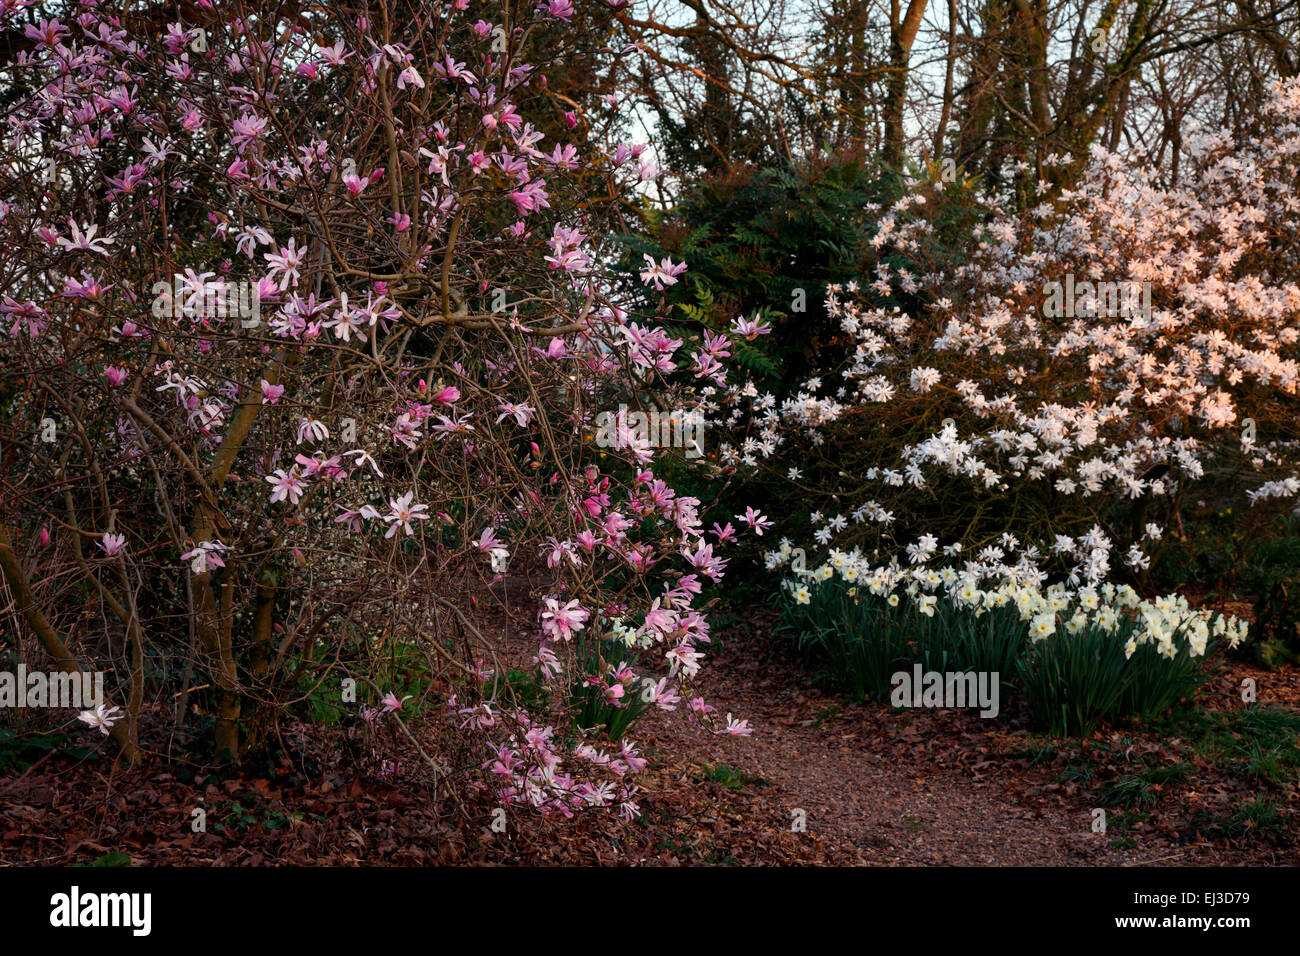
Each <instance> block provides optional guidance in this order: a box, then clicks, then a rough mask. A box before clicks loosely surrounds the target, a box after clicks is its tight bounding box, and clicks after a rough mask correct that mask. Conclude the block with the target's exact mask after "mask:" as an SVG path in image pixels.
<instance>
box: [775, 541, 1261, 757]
mask: <svg viewBox="0 0 1300 956" xmlns="http://www.w3.org/2000/svg"><path fill="white" fill-rule="evenodd" d="M767 566H768V568H769V569H770V570H779V569H786V570H787V571H788V572H789V576H788V577H786V578H785V579H784V580H783V581H782V585H781V586H782V590H783V592H784V594H785V596H786V601H785V602H784V604H785V624H786V627H787V628H788V629H789V630H791V631H793V632H795V633H796V634H797V635H798V636H799V639H800V644H801V646H804V647H806V648H810V649H815V650H816V651H817V652H819V655H820V656H821V658H822V659H823V663H825V664H826V665H827V666H828V669H829V670H830V671H831V672H832V674H833V676H835V677H836V678H837V680H838V682H839V683H840V684H841V685H842V686H844V687H846V688H847V689H849V690H850V691H852V692H853V693H855V695H858V696H870V697H877V698H883V697H884V696H885V694H886V692H887V689H888V686H889V680H890V676H891V675H892V674H893V673H895V672H896V671H897V670H898V669H900V668H905V667H909V666H911V664H912V663H914V662H920V663H922V664H923V665H924V666H926V667H927V668H936V669H942V670H948V671H964V670H975V671H992V672H996V673H998V674H999V679H1000V681H1001V682H1002V683H1003V684H1004V685H1008V684H1009V685H1013V686H1017V687H1019V688H1020V689H1021V691H1022V692H1023V693H1024V695H1025V697H1026V699H1027V701H1028V703H1029V705H1030V708H1031V710H1032V711H1033V712H1034V714H1035V716H1036V718H1037V720H1038V722H1039V724H1040V725H1042V726H1045V727H1047V728H1050V729H1052V730H1054V731H1056V732H1060V733H1086V732H1087V731H1089V730H1090V729H1091V728H1092V727H1093V726H1095V725H1096V724H1097V723H1098V722H1099V721H1103V720H1104V721H1109V722H1113V721H1117V720H1122V719H1133V718H1145V717H1153V716H1155V715H1157V714H1159V713H1161V712H1163V711H1164V710H1166V709H1167V708H1168V707H1169V706H1171V705H1172V704H1174V703H1177V702H1178V701H1179V700H1181V699H1183V698H1184V697H1187V696H1190V695H1191V694H1192V693H1194V692H1195V690H1196V689H1197V688H1198V687H1199V686H1200V685H1201V683H1202V682H1203V680H1204V659H1205V656H1206V654H1207V652H1208V651H1209V649H1210V648H1211V646H1212V644H1213V643H1214V642H1215V641H1221V642H1222V643H1224V644H1225V645H1227V646H1228V647H1232V648H1235V647H1237V646H1238V645H1239V644H1240V643H1241V642H1242V641H1243V640H1245V638H1246V628H1247V624H1246V622H1245V621H1242V620H1240V619H1239V618H1236V617H1231V616H1226V615H1223V614H1219V613H1216V612H1212V611H1208V610H1204V609H1198V608H1193V607H1191V606H1190V605H1189V604H1188V602H1187V599H1186V598H1185V597H1183V596H1181V595H1168V596H1165V597H1160V598H1156V599H1154V600H1144V599H1142V597H1141V596H1140V595H1139V594H1138V593H1137V592H1136V591H1134V590H1133V588H1131V587H1129V586H1128V585H1126V584H1120V585H1116V584H1112V583H1109V582H1106V583H1101V584H1098V585H1095V586H1093V585H1087V586H1083V587H1078V588H1071V587H1069V586H1068V585H1066V584H1063V583H1052V584H1047V583H1046V582H1045V577H1046V575H1045V574H1043V573H1042V572H1041V571H1039V570H1037V569H1035V568H1032V567H1029V566H1028V565H1025V564H1023V563H1022V564H1020V565H1016V566H1005V565H1004V566H1002V567H1000V568H990V567H982V566H979V565H978V564H977V563H975V562H972V563H971V564H970V565H968V566H967V567H964V568H958V567H952V566H945V567H931V566H928V565H924V564H922V565H918V566H912V567H904V566H900V565H899V564H897V563H894V564H891V565H878V564H873V563H872V562H871V561H869V560H868V559H866V558H865V557H864V556H863V555H861V554H860V553H858V552H856V551H852V552H846V551H839V550H831V551H830V553H829V555H828V557H827V558H826V560H825V561H823V562H822V563H820V564H817V565H815V566H809V565H808V564H807V561H806V557H805V555H804V553H803V552H802V551H801V550H799V549H794V548H792V547H791V546H790V543H789V541H787V540H782V541H781V542H780V545H779V547H778V548H777V549H776V550H775V551H772V552H769V553H768V555H767Z"/></svg>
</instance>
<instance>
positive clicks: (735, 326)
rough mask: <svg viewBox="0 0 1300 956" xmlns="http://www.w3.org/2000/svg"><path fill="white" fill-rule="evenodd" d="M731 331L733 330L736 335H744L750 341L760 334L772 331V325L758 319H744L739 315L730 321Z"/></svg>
mask: <svg viewBox="0 0 1300 956" xmlns="http://www.w3.org/2000/svg"><path fill="white" fill-rule="evenodd" d="M731 331H733V332H735V333H736V334H737V335H742V336H744V337H745V338H746V339H748V340H750V341H751V342H752V341H753V340H754V339H756V338H758V337H759V336H760V335H767V334H768V333H769V332H771V331H772V327H771V326H770V325H767V324H766V323H765V322H762V321H759V320H751V319H744V318H741V317H740V316H736V319H735V321H734V322H732V323H731Z"/></svg>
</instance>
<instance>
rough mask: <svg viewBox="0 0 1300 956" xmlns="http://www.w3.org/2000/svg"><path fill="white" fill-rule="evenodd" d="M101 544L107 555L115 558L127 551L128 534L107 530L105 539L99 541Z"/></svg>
mask: <svg viewBox="0 0 1300 956" xmlns="http://www.w3.org/2000/svg"><path fill="white" fill-rule="evenodd" d="M99 546H100V547H101V548H103V549H104V555H105V556H106V557H110V558H115V557H117V556H118V555H119V554H122V553H123V552H125V551H126V535H124V534H110V533H109V532H107V531H106V532H104V537H103V539H102V540H101V541H100V542H99Z"/></svg>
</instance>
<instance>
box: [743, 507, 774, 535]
mask: <svg viewBox="0 0 1300 956" xmlns="http://www.w3.org/2000/svg"><path fill="white" fill-rule="evenodd" d="M735 518H736V520H737V521H740V522H742V523H744V524H747V525H749V526H750V527H751V528H753V529H754V534H756V535H758V536H759V537H760V538H761V537H762V536H763V532H764V531H765V530H766V529H768V528H770V527H772V525H773V523H774V522H771V521H768V520H767V516H766V515H762V514H759V513H758V509H757V508H754V507H746V508H745V513H744V514H743V515H736V516H735Z"/></svg>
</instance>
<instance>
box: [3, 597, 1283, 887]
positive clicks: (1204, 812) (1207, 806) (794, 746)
mask: <svg viewBox="0 0 1300 956" xmlns="http://www.w3.org/2000/svg"><path fill="white" fill-rule="evenodd" d="M712 651H713V652H712V653H711V654H710V658H711V660H710V662H709V663H710V666H708V667H706V668H705V669H704V670H703V671H702V672H701V675H700V685H699V691H700V692H701V693H703V694H704V696H705V698H706V700H708V701H709V702H710V703H711V704H712V705H713V706H714V707H715V708H717V710H718V712H719V714H725V713H727V712H731V713H733V714H735V715H736V716H737V717H745V718H747V719H748V720H749V721H750V724H751V725H752V727H753V728H754V733H753V736H752V737H748V738H730V737H720V736H714V735H711V734H709V733H707V732H705V731H704V730H702V729H700V728H697V727H693V726H691V725H689V724H688V723H687V721H686V720H685V719H684V718H683V716H682V714H681V712H680V711H679V712H677V713H673V714H653V715H651V716H649V717H647V718H646V719H645V720H643V721H642V722H641V723H640V724H638V725H637V726H636V727H634V728H633V731H632V733H631V734H630V736H631V737H632V738H633V739H634V740H635V741H636V742H637V743H638V744H639V745H641V746H642V747H643V748H644V751H645V752H646V754H647V756H649V757H650V758H651V766H652V770H651V771H650V772H649V773H648V774H647V775H646V777H645V779H644V782H643V794H642V798H641V801H640V803H641V807H642V810H643V815H642V817H641V818H640V819H639V820H637V821H635V822H633V823H631V824H622V823H620V822H619V821H617V820H616V819H613V818H610V817H606V816H603V815H599V814H585V815H583V818H582V819H580V820H577V821H567V822H566V821H543V820H540V819H538V818H536V817H528V816H523V815H520V814H512V815H511V816H510V818H509V822H508V826H507V829H506V832H505V833H493V832H492V831H491V829H490V828H489V826H488V822H489V814H490V809H489V808H488V807H487V806H484V807H477V808H476V807H470V808H468V812H469V814H470V816H469V818H468V819H466V818H464V817H460V816H458V815H457V814H456V813H455V812H454V811H452V812H448V811H447V810H446V809H444V811H443V812H442V813H441V814H439V813H438V812H436V810H435V809H434V808H435V803H436V801H435V800H434V799H433V798H432V794H433V789H432V787H431V782H430V781H429V780H428V779H425V778H423V777H421V776H420V775H419V774H418V773H415V774H413V775H409V774H408V775H405V776H403V777H400V778H398V779H397V780H396V781H395V782H384V781H381V780H379V779H377V778H376V777H374V776H373V775H369V774H358V773H357V771H356V770H355V769H354V768H355V764H349V763H348V762H347V761H345V760H342V759H339V758H338V753H339V748H338V747H337V746H335V745H334V743H336V742H331V741H330V740H328V739H317V738H314V737H313V734H317V733H324V731H320V730H319V729H318V728H310V727H308V728H297V730H296V731H295V733H296V734H297V737H296V739H298V740H299V741H300V742H301V743H302V745H303V746H304V747H306V748H308V749H314V750H316V751H317V753H318V754H320V755H322V756H321V759H320V760H319V762H318V763H317V764H316V765H315V766H316V769H315V770H314V771H313V772H311V773H309V774H303V773H300V772H299V771H298V770H296V769H294V768H293V767H291V766H290V765H289V764H288V763H287V762H285V763H283V764H282V765H280V766H278V767H266V768H263V771H264V772H263V773H262V774H261V775H260V776H259V775H253V774H252V773H251V771H247V770H246V771H245V773H244V774H243V775H241V776H234V777H232V776H229V775H228V774H227V775H225V776H218V775H216V774H205V773H204V772H202V771H199V772H197V773H193V772H190V771H186V770H184V769H179V770H178V769H177V768H176V767H175V766H174V765H173V766H172V769H171V770H163V769H160V766H161V764H160V763H155V764H153V765H152V766H150V765H146V766H144V767H143V768H141V769H137V770H132V771H124V770H121V769H116V770H115V769H113V768H112V767H111V766H110V763H109V761H107V760H105V759H97V760H91V759H85V758H83V759H74V758H71V757H68V756H66V755H63V754H58V753H51V754H50V755H48V756H46V757H43V758H41V759H39V760H38V761H37V762H36V763H34V764H33V765H31V766H30V767H28V769H27V770H26V771H23V772H18V771H14V772H11V773H9V774H7V776H6V777H4V778H0V864H28V865H30V864H68V863H80V864H86V863H92V862H94V861H96V860H99V861H100V862H99V864H98V865H113V864H118V865H122V864H125V863H126V862H127V859H128V858H129V861H130V863H131V864H134V865H149V864H180V865H204V864H219V865H245V866H248V865H253V866H255V865H273V864H298V865H317V864H319V865H376V864H406V865H423V864H431V863H462V864H478V863H481V864H511V863H522V864H579V865H582V864H625V865H627V864H660V865H663V864H667V865H679V864H716V865H735V864H745V865H747V864H836V865H842V864H850V865H852V864H867V865H901V866H924V865H981V866H982V865H1083V866H1097V865H1106V866H1109V865H1134V866H1138V865H1149V864H1154V865H1179V866H1187V865H1192V866H1196V865H1228V866H1232V865H1295V864H1297V863H1300V841H1298V839H1297V834H1300V796H1298V795H1297V790H1296V784H1295V783H1294V781H1289V782H1288V781H1287V780H1283V781H1282V782H1281V783H1279V782H1278V780H1277V779H1276V778H1275V779H1272V780H1261V779H1257V778H1256V777H1253V776H1251V775H1250V774H1245V773H1242V772H1239V771H1238V770H1233V769H1227V770H1225V769H1224V767H1223V766H1222V765H1221V764H1215V763H1213V762H1209V761H1206V760H1203V759H1201V758H1199V757H1198V756H1197V755H1196V754H1195V753H1193V752H1192V751H1191V750H1190V749H1189V748H1188V747H1186V746H1184V745H1183V741H1181V740H1179V739H1178V738H1177V737H1176V736H1175V737H1171V736H1169V735H1168V733H1167V732H1165V733H1163V734H1162V733H1158V732H1155V731H1149V732H1146V733H1143V732H1140V731H1133V730H1125V731H1116V732H1108V731H1103V732H1100V733H1099V734H1098V735H1096V736H1095V737H1094V738H1093V739H1092V740H1091V741H1088V742H1086V743H1084V744H1080V743H1079V742H1077V741H1076V742H1073V743H1071V742H1060V741H1051V740H1047V739H1045V738H1042V737H1039V736H1036V735H1032V734H1030V733H1029V732H1028V731H1027V730H1025V729H1024V728H1023V726H1022V723H1023V721H1022V719H1021V717H1020V716H1019V715H1018V714H1017V713H1016V708H1015V706H1014V702H1012V704H1013V706H1011V707H1010V708H1009V710H1010V713H1008V714H1007V715H1006V717H1005V718H1004V719H1000V720H984V719H981V718H979V717H978V716H977V715H976V714H975V713H974V712H966V711H927V710H915V711H891V710H890V709H889V708H886V707H881V706H876V705H861V706H859V705H846V704H845V703H844V702H843V701H842V700H841V699H839V698H837V697H835V696H834V695H832V694H831V693H830V692H829V691H825V690H822V689H819V688H818V687H817V686H816V684H815V683H814V682H813V681H812V679H811V677H810V675H809V673H808V671H807V670H806V669H805V668H804V667H803V666H802V665H801V663H800V662H799V661H798V660H797V659H795V658H794V657H793V656H792V655H791V654H790V653H789V651H788V649H787V648H786V646H785V645H784V644H782V643H780V642H778V641H775V640H774V639H773V638H771V637H770V636H769V635H768V633H767V631H766V628H764V627H763V626H761V623H760V624H758V625H754V626H752V627H750V628H748V629H746V630H744V631H740V632H733V633H732V634H731V635H729V636H726V637H725V639H724V640H723V641H722V642H721V643H720V644H719V645H718V646H716V647H714V648H713V649H712ZM1245 676H1249V677H1253V678H1255V680H1256V681H1257V684H1258V694H1259V701H1260V703H1259V704H1257V705H1253V706H1263V705H1265V704H1268V705H1269V706H1272V707H1277V708H1279V709H1282V710H1285V711H1288V712H1290V713H1293V714H1295V713H1300V671H1297V669H1295V668H1288V669H1284V670H1280V671H1273V672H1269V671H1264V670H1260V669H1257V668H1254V667H1251V666H1249V665H1244V664H1238V663H1233V664H1232V665H1231V666H1230V667H1229V668H1227V669H1225V670H1224V672H1223V673H1222V674H1221V675H1220V676H1218V677H1216V678H1215V679H1214V680H1213V681H1211V682H1210V684H1208V685H1207V687H1206V688H1205V690H1204V692H1203V693H1202V695H1201V697H1200V698H1198V701H1197V703H1198V706H1200V707H1201V708H1202V709H1204V710H1207V711H1211V712H1226V711H1230V710H1232V709H1234V708H1241V707H1244V706H1246V705H1243V704H1242V703H1241V702H1240V695H1239V693H1238V692H1237V687H1238V686H1239V685H1240V682H1241V679H1242V678H1243V677H1245ZM1004 709H1008V708H1007V707H1006V704H1005V702H1004ZM416 732H417V733H418V724H417V725H416ZM1229 743H1231V741H1229ZM1291 745H1292V746H1294V745H1296V742H1294V741H1293V742H1292V744H1291ZM1184 751H1186V752H1184ZM331 754H333V755H334V756H333V757H330V756H329V755H331ZM410 756H411V757H412V758H415V759H413V760H412V763H414V764H415V765H416V766H419V761H418V758H416V757H415V755H414V754H413V753H412V754H410ZM1170 766H1173V767H1174V770H1175V771H1177V772H1176V773H1174V776H1173V777H1172V778H1171V779H1170V780H1169V781H1167V782H1164V783H1152V784H1149V785H1148V784H1143V785H1142V786H1140V787H1139V788H1138V790H1137V791H1133V792H1132V793H1130V796H1133V797H1134V801H1135V802H1133V803H1131V804H1130V806H1129V808H1128V809H1123V808H1120V807H1115V806H1111V808H1110V809H1108V810H1107V813H1108V820H1109V821H1111V822H1110V824H1109V826H1108V828H1107V832H1106V833H1104V834H1102V833H1095V832H1093V830H1092V808H1093V807H1097V806H1108V804H1107V803H1102V802H1099V797H1098V792H1099V789H1102V788H1104V787H1105V785H1106V784H1107V783H1110V784H1115V782H1116V781H1119V783H1120V784H1121V785H1122V784H1123V781H1124V780H1130V781H1131V780H1132V779H1134V778H1135V774H1138V773H1139V771H1146V772H1148V778H1147V779H1148V780H1159V779H1162V778H1161V777H1160V776H1159V774H1158V773H1156V774H1155V775H1154V776H1152V775H1151V774H1150V773H1149V772H1150V771H1152V769H1153V768H1154V769H1155V770H1156V771H1159V770H1160V768H1162V767H1164V768H1168V767H1170ZM1081 768H1082V769H1081ZM1088 768H1091V769H1088ZM1172 772H1173V771H1171V773H1172ZM1111 792H1112V793H1115V792H1121V793H1123V792H1125V791H1123V790H1122V789H1121V790H1118V791H1117V790H1114V789H1112V790H1111ZM1261 796H1262V797H1263V798H1264V799H1265V801H1266V802H1267V803H1268V804H1269V806H1271V807H1273V808H1274V812H1273V813H1272V816H1271V817H1270V821H1271V822H1270V825H1269V826H1267V827H1262V828H1260V829H1259V830H1254V829H1252V825H1251V824H1249V823H1247V824H1245V826H1244V828H1243V826H1241V825H1238V826H1235V827H1225V826H1220V825H1219V823H1217V822H1216V821H1221V820H1223V819H1226V817H1225V814H1226V813H1227V812H1228V811H1229V809H1230V808H1231V807H1233V806H1235V805H1238V804H1240V803H1241V802H1242V801H1249V800H1253V799H1256V798H1259V797H1261ZM1113 802H1114V801H1113V800H1112V803H1113ZM199 806H202V807H204V808H205V809H206V811H207V832H206V833H194V832H192V830H191V827H190V821H191V811H192V809H193V808H195V807H199ZM444 807H445V802H444ZM799 810H801V811H803V818H804V819H805V821H806V830H804V831H802V832H799V831H795V830H792V824H793V822H794V819H795V816H796V814H795V811H799ZM1238 819H1239V818H1238Z"/></svg>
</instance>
